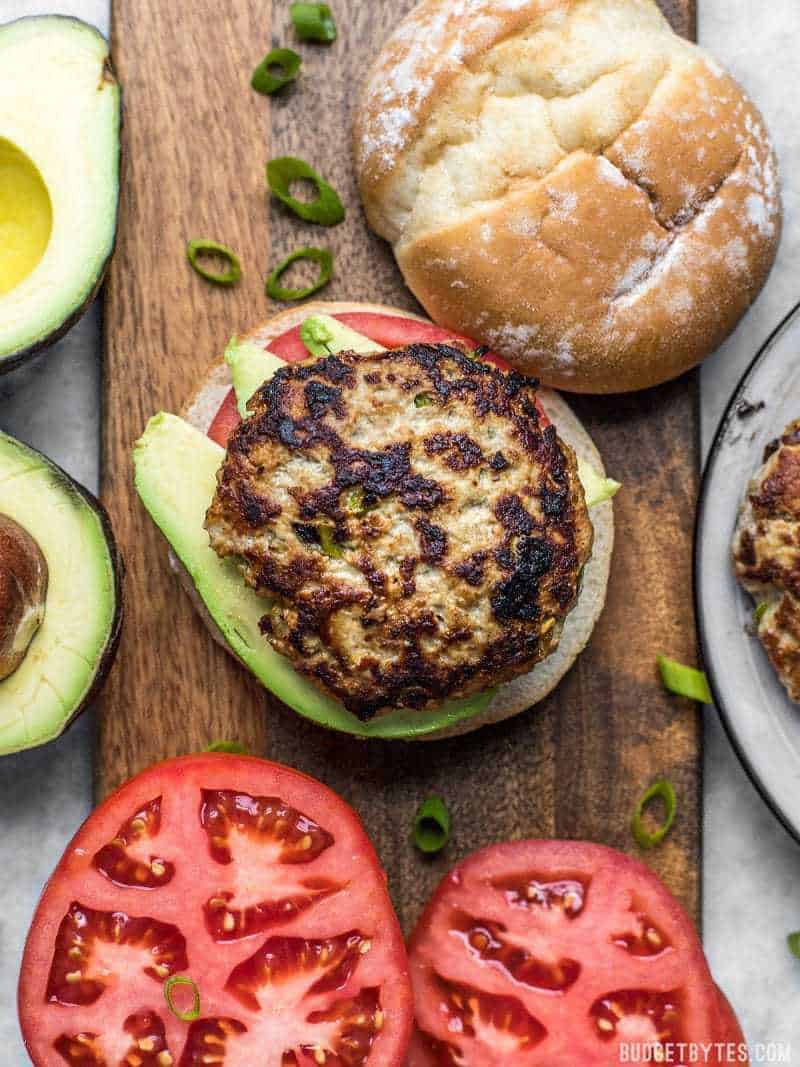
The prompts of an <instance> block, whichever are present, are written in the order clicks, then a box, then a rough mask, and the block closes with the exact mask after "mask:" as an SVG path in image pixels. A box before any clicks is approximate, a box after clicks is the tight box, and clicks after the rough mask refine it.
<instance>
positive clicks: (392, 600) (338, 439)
mask: <svg viewBox="0 0 800 1067" xmlns="http://www.w3.org/2000/svg"><path fill="white" fill-rule="evenodd" d="M206 528H207V530H208V533H209V535H210V539H211V544H212V547H213V548H214V549H215V551H216V552H217V553H218V554H219V555H220V556H222V557H227V556H233V557H235V559H236V560H237V562H238V563H239V565H240V567H241V570H242V573H243V575H244V578H245V580H246V581H247V583H248V584H249V585H250V586H251V587H252V588H253V589H255V590H256V591H257V592H258V593H259V594H261V595H263V596H264V597H265V614H264V617H263V620H262V624H261V625H262V630H263V632H264V634H265V636H266V637H267V639H268V640H269V641H270V642H271V643H272V645H273V646H274V648H275V649H276V650H277V651H278V652H279V653H281V654H282V655H284V656H287V657H288V658H289V659H290V660H291V661H292V663H293V664H294V666H295V667H296V669H297V670H298V671H301V672H302V673H304V674H306V675H308V676H309V677H311V678H312V679H313V680H314V681H315V682H316V683H317V684H318V685H320V686H322V687H323V688H324V689H326V690H327V691H329V692H330V693H332V694H333V695H334V696H335V697H337V698H338V699H339V700H341V701H342V703H343V704H344V705H345V706H346V707H347V708H348V709H350V710H351V711H352V712H354V713H356V714H357V715H358V716H359V717H360V718H362V719H368V718H371V717H372V716H374V715H375V714H376V713H378V712H380V711H381V710H384V709H390V708H394V707H398V706H406V707H413V708H424V707H428V706H431V705H435V704H439V703H441V701H442V700H443V699H445V698H449V697H458V696H466V695H469V694H471V693H475V692H478V691H481V690H484V689H486V688H487V687H489V686H492V685H495V684H497V683H500V682H504V681H507V680H509V679H511V678H513V677H516V676H517V675H520V674H524V673H526V672H528V671H530V670H531V668H532V667H533V666H534V665H535V664H536V663H538V662H539V661H540V660H542V659H544V658H545V657H546V656H548V655H550V654H551V653H552V652H553V651H554V650H555V648H556V646H557V645H558V641H559V636H560V633H561V627H562V624H563V621H564V619H565V618H566V616H567V615H568V613H569V612H570V610H571V609H572V607H573V606H574V604H575V602H576V599H577V594H578V587H579V581H580V575H581V571H582V569H583V566H584V564H585V563H586V562H587V560H588V558H589V556H590V553H591V546H592V536H593V534H592V525H591V522H590V520H589V516H588V512H587V508H586V504H585V500H584V494H583V489H582V486H581V483H580V481H579V478H578V471H577V464H576V459H575V455H574V453H573V452H572V450H571V449H570V448H569V447H568V446H567V445H565V444H564V443H563V442H562V441H561V440H560V439H559V437H558V436H557V434H556V432H555V429H554V427H553V426H552V425H550V424H549V422H548V420H547V418H546V416H544V415H543V413H542V412H541V409H540V408H538V407H537V404H536V391H535V383H534V382H532V381H531V380H530V379H525V378H523V377H521V376H519V375H517V374H514V373H511V374H506V373H503V372H501V371H500V370H498V369H497V368H495V367H493V366H491V365H489V364H486V363H482V362H479V361H477V360H475V359H472V358H470V357H469V356H467V355H466V354H465V352H464V351H462V350H461V349H460V348H457V347H455V346H454V345H451V344H411V345H409V346H407V347H404V348H399V349H394V350H390V351H379V352H374V353H367V354H363V353H359V354H356V353H354V352H343V353H340V354H338V355H335V356H328V357H325V358H322V359H319V360H317V361H315V362H313V363H303V364H287V366H286V367H283V368H281V369H280V370H278V371H277V372H276V373H275V375H274V376H273V378H272V379H271V380H270V381H268V382H267V383H266V384H265V385H264V386H262V388H260V389H259V390H258V391H257V392H256V393H255V395H254V396H253V397H252V399H251V400H250V402H249V404H248V417H247V418H246V420H245V421H244V422H243V423H242V424H241V425H240V426H239V427H238V428H237V429H236V430H234V432H233V434H232V436H231V437H230V439H229V441H228V449H227V454H226V457H225V461H224V463H223V465H222V467H221V468H220V471H219V474H218V485H217V491H216V494H215V496H214V499H213V501H212V503H211V507H210V508H209V510H208V514H207V519H206Z"/></svg>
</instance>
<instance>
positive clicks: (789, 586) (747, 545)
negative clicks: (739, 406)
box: [733, 420, 800, 703]
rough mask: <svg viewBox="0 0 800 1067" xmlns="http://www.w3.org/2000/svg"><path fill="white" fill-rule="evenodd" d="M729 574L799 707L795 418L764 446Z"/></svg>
mask: <svg viewBox="0 0 800 1067" xmlns="http://www.w3.org/2000/svg"><path fill="white" fill-rule="evenodd" d="M733 565H734V573H735V574H736V577H737V579H738V580H739V582H740V584H741V585H742V586H743V587H744V588H745V589H746V590H747V592H748V593H750V594H751V596H752V597H753V598H754V599H755V601H756V604H757V605H758V610H757V612H756V620H757V627H758V636H759V639H760V640H761V643H762V644H763V646H764V648H765V650H766V652H767V655H768V656H769V658H770V661H771V662H772V666H773V667H774V669H775V671H776V673H777V675H778V677H779V678H780V680H781V682H782V683H783V685H784V686H785V688H786V690H787V692H788V694H789V696H790V697H791V699H792V700H793V701H795V702H798V703H800V420H798V421H796V422H793V423H791V424H790V425H789V426H787V427H786V429H785V430H784V432H783V435H782V436H781V437H780V438H779V439H778V440H777V441H773V442H772V444H771V445H769V446H768V448H767V450H766V454H765V456H764V465H763V466H762V467H761V469H760V470H759V471H758V473H757V474H756V476H755V477H754V478H753V480H752V481H751V482H750V485H749V486H748V489H747V497H746V499H745V501H744V504H743V506H742V509H741V512H740V515H739V521H738V524H737V527H736V535H735V537H734V542H733Z"/></svg>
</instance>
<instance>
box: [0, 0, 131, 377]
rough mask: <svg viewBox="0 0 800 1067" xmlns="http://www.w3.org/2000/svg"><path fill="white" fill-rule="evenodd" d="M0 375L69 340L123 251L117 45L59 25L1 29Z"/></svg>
mask: <svg viewBox="0 0 800 1067" xmlns="http://www.w3.org/2000/svg"><path fill="white" fill-rule="evenodd" d="M0 71H2V77H0V370H2V369H4V367H5V368H7V367H9V366H11V365H13V364H14V363H16V362H18V360H19V359H20V358H21V357H22V355H23V354H24V353H25V352H27V351H29V350H33V349H36V348H38V347H41V346H42V345H43V344H44V343H46V342H47V341H48V340H49V339H54V338H55V337H57V336H59V335H60V334H61V333H63V331H64V329H65V328H66V327H67V326H68V325H69V324H70V323H71V322H72V321H73V320H74V319H76V318H77V317H78V316H79V314H80V313H81V311H82V310H83V309H84V307H85V306H86V305H87V303H88V302H89V300H90V299H91V297H92V296H93V295H94V292H95V291H96V289H97V286H98V284H99V282H100V280H101V278H102V276H103V272H104V270H105V266H106V263H107V261H108V258H109V256H110V254H111V251H112V248H113V245H114V236H115V232H116V225H117V202H118V193H119V127H120V90H119V86H118V85H117V83H116V81H115V80H114V78H113V75H112V74H111V73H110V68H109V67H108V45H107V43H106V41H105V40H104V38H103V37H102V36H101V35H100V34H99V33H98V32H97V31H96V30H95V29H93V28H92V27H91V26H87V25H86V24H85V23H83V22H79V21H78V20H77V19H72V18H63V17H59V16H44V17H41V18H26V19H20V20H19V21H17V22H11V23H8V24H7V25H5V26H0Z"/></svg>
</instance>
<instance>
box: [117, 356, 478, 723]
mask: <svg viewBox="0 0 800 1067" xmlns="http://www.w3.org/2000/svg"><path fill="white" fill-rule="evenodd" d="M259 356H260V357H263V356H264V353H263V352H260V353H259ZM273 358H274V357H273ZM263 381H264V378H263V377H262V378H261V380H260V381H259V383H258V384H259V385H260V384H262V383H263ZM256 388H257V386H256ZM224 455H225V453H224V450H223V449H222V448H220V446H219V445H218V444H216V443H215V442H214V441H212V440H211V439H210V438H208V437H206V436H205V435H204V434H202V433H200V431H199V430H196V429H194V427H192V426H190V425H189V424H188V423H187V422H184V421H183V419H179V418H178V417H177V416H175V415H169V414H166V413H164V412H162V413H161V414H159V415H156V416H155V417H154V418H152V419H151V420H150V422H149V423H148V425H147V429H146V430H145V432H144V434H143V435H142V437H141V438H140V439H139V441H137V442H136V446H135V449H134V457H133V458H134V466H135V468H136V489H137V491H138V493H139V496H140V497H141V499H142V502H143V503H144V505H145V507H146V508H147V510H148V511H149V512H150V515H151V517H152V519H153V521H154V522H155V523H156V525H157V526H158V527H159V528H160V530H161V532H162V533H163V534H164V536H165V537H166V539H167V540H168V541H169V543H170V545H171V546H172V548H173V550H174V552H175V554H176V555H177V556H178V558H179V560H180V561H181V563H182V564H183V566H184V567H185V568H186V570H187V571H188V573H189V576H190V577H191V579H192V581H193V582H194V585H195V587H196V589H197V592H198V593H199V594H200V596H201V598H202V600H203V602H204V604H205V606H206V608H207V610H208V612H209V614H210V615H211V617H212V619H213V620H214V622H215V623H216V624H217V626H218V627H219V629H220V631H221V632H222V634H223V636H224V638H225V640H226V641H227V643H228V644H229V645H230V647H231V649H232V651H233V652H234V653H235V654H236V655H237V656H238V657H239V659H240V660H241V661H242V662H243V663H244V664H245V666H247V667H248V668H249V669H250V670H251V671H252V672H253V674H255V676H256V677H257V678H258V679H259V681H260V682H262V683H263V685H265V686H266V687H267V688H268V689H270V690H271V691H272V692H273V693H274V694H275V696H277V697H278V698H279V699H280V700H282V701H283V703H284V704H288V706H289V707H291V708H293V709H294V710H295V711H297V712H299V713H300V714H301V715H304V716H305V717H306V718H308V719H312V720H313V721H314V722H317V723H319V724H320V725H322V726H327V727H330V728H331V729H334V730H340V731H343V732H344V733H349V734H355V735H358V736H361V737H382V738H411V737H415V736H422V735H424V734H426V733H433V732H435V731H438V730H442V729H444V728H446V727H448V726H450V725H452V724H453V723H456V722H458V721H459V720H461V719H465V718H468V717H469V716H471V715H475V714H477V713H478V712H480V711H482V710H483V709H484V708H485V707H486V706H487V705H488V704H489V702H490V701H491V699H492V696H493V693H492V692H491V691H488V692H485V693H480V694H477V695H476V696H473V697H468V698H465V699H463V700H452V701H448V702H447V703H446V704H444V705H443V706H442V707H441V708H437V709H435V710H433V711H413V710H409V709H398V710H396V711H392V712H389V713H388V714H386V715H382V716H380V717H378V718H377V719H374V720H373V721H371V722H368V723H362V722H360V721H359V720H358V719H357V718H356V717H355V715H352V714H351V713H350V712H348V711H347V709H346V708H345V707H344V706H343V705H342V704H340V703H338V702H337V701H335V700H333V699H332V698H331V697H328V696H326V695H325V693H323V692H322V691H321V690H320V689H317V687H316V686H315V685H313V684H312V683H311V682H309V681H308V680H307V679H305V678H304V677H303V676H302V675H300V674H299V673H298V672H297V671H296V670H295V669H294V667H293V666H292V664H291V663H290V662H289V660H288V659H286V658H285V657H283V656H281V655H279V654H278V653H277V652H276V651H275V650H274V649H273V648H272V646H271V645H270V644H269V642H268V641H267V639H266V638H265V637H264V636H263V634H262V633H261V631H260V629H259V620H260V619H261V617H262V616H263V615H264V614H265V613H266V610H265V609H266V602H265V600H264V598H263V597H260V596H258V595H257V594H256V593H255V592H253V590H252V589H250V588H249V587H248V586H246V585H245V584H244V579H243V578H242V576H241V574H240V572H239V570H238V569H237V567H236V565H235V563H233V562H232V561H231V560H222V559H220V558H219V556H217V554H216V552H214V550H213V549H212V548H211V546H210V545H209V543H208V534H207V533H206V531H205V529H204V528H203V523H204V521H205V514H206V510H207V508H208V505H209V504H210V502H211V498H212V497H213V495H214V490H215V488H216V484H217V483H216V476H217V471H218V469H219V467H220V464H221V463H222V460H223V457H224Z"/></svg>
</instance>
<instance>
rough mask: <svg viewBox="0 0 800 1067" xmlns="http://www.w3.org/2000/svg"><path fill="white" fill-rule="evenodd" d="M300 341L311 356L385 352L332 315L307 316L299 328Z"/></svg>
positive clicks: (382, 348)
mask: <svg viewBox="0 0 800 1067" xmlns="http://www.w3.org/2000/svg"><path fill="white" fill-rule="evenodd" d="M300 340H301V341H302V342H303V344H304V345H305V346H306V348H307V349H308V351H309V352H310V353H311V355H312V356H333V355H336V353H337V352H358V353H360V354H362V355H366V354H367V353H368V352H385V351H386V349H385V348H384V347H383V345H379V344H376V342H375V341H371V340H370V339H369V337H365V336H364V334H363V333H358V332H357V331H356V330H351V329H350V327H349V326H345V324H344V323H343V322H339V320H338V319H335V318H334V317H333V315H309V316H308V318H307V319H306V320H305V321H304V322H303V324H302V326H301V327H300Z"/></svg>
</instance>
